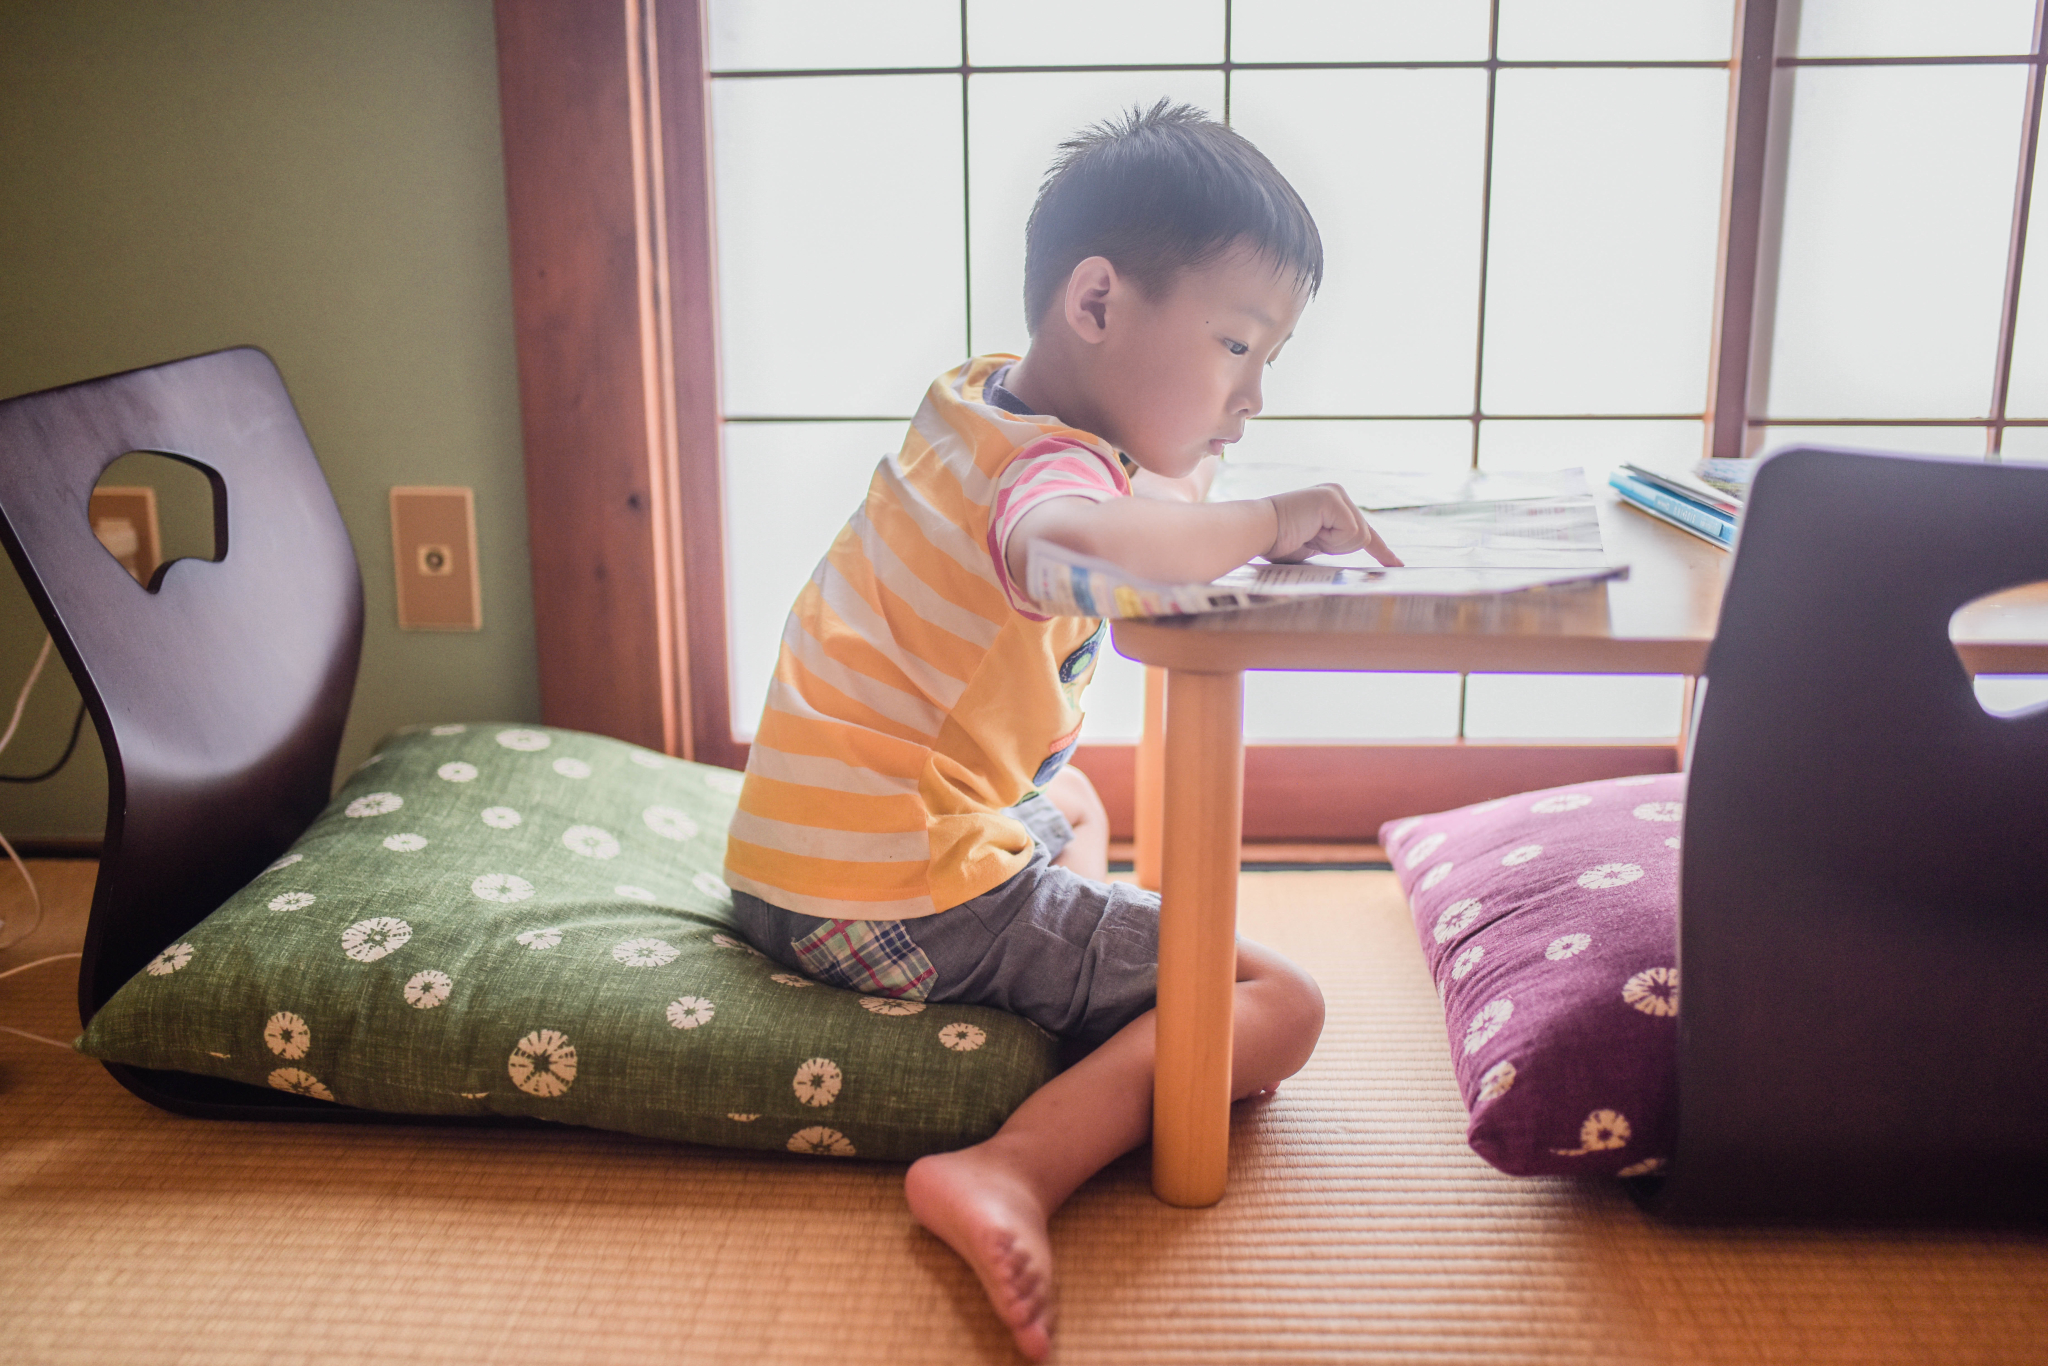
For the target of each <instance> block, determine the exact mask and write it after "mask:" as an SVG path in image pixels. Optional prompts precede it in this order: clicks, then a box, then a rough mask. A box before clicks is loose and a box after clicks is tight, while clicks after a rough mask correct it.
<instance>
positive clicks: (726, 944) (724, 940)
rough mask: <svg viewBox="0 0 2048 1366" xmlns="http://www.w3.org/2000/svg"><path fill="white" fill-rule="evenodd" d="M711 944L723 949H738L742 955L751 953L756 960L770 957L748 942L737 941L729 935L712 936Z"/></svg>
mask: <svg viewBox="0 0 2048 1366" xmlns="http://www.w3.org/2000/svg"><path fill="white" fill-rule="evenodd" d="M711 942H712V943H714V944H716V945H718V947H720V948H721V949H738V950H739V951H740V952H741V953H751V954H753V955H754V957H756V958H766V957H767V956H768V955H767V954H765V953H763V952H761V951H760V950H759V949H757V948H755V947H754V946H753V945H752V944H749V943H748V942H747V941H746V940H744V939H735V938H734V937H733V936H731V935H729V934H714V935H712V936H711Z"/></svg>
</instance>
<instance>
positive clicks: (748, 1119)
mask: <svg viewBox="0 0 2048 1366" xmlns="http://www.w3.org/2000/svg"><path fill="white" fill-rule="evenodd" d="M760 1117H761V1116H760V1115H759V1114H751V1115H750V1114H747V1113H745V1112H744V1111H739V1110H735V1111H733V1112H731V1113H730V1114H728V1115H726V1118H727V1119H729V1120H731V1121H732V1122H733V1123H735V1124H752V1123H753V1122H754V1121H755V1120H757V1119H759V1118H760Z"/></svg>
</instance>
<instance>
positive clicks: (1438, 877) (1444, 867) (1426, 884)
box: [1415, 863, 1458, 892]
mask: <svg viewBox="0 0 2048 1366" xmlns="http://www.w3.org/2000/svg"><path fill="white" fill-rule="evenodd" d="M1457 866H1458V865H1457V864H1455V863H1439V864H1438V865H1437V866H1436V867H1434V868H1432V869H1430V870H1429V871H1428V872H1426V873H1424V874H1423V875H1422V881H1421V882H1419V883H1417V884H1416V887H1415V890H1416V891H1418V892H1433V891H1435V890H1436V889H1437V886H1438V885H1439V884H1440V883H1442V882H1443V880H1444V879H1445V878H1447V877H1449V876H1450V875H1451V869H1453V868H1455V867H1457Z"/></svg>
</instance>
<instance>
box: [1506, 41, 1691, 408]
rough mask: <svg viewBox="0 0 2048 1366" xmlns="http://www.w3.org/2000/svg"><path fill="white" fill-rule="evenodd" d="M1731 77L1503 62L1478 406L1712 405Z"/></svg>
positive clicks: (1685, 406)
mask: <svg viewBox="0 0 2048 1366" xmlns="http://www.w3.org/2000/svg"><path fill="white" fill-rule="evenodd" d="M1727 97H1728V76H1727V73H1726V72H1725V71H1717V70H1711V69H1710V70H1691V69H1679V70H1661V71H1615V70H1595V71H1503V72H1501V73H1500V84H1499V95H1498V103H1497V106H1496V124H1497V127H1496V131H1495V134H1494V173H1493V174H1494V181H1493V186H1494V189H1493V193H1494V200H1493V229H1492V241H1491V247H1490V262H1489V266H1488V272H1489V273H1488V278H1487V307H1486V385H1485V407H1486V409H1487V411H1489V412H1500V413H1630V412H1635V413H1677V412H1687V411H1693V412H1698V411H1701V410H1702V409H1703V408H1704V407H1705V404H1706V382H1707V357H1708V350H1709V346H1710V343H1711V333H1712V312H1713V293H1714V256H1715V234H1716V232H1717V228H1718V223H1719V216H1720V197H1721V149H1722V142H1723V135H1724V125H1725V123H1726V119H1727Z"/></svg>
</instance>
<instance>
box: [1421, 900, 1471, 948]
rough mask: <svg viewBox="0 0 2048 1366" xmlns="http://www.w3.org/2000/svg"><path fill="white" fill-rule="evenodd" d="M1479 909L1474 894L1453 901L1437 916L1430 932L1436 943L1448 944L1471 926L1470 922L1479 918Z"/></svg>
mask: <svg viewBox="0 0 2048 1366" xmlns="http://www.w3.org/2000/svg"><path fill="white" fill-rule="evenodd" d="M1479 911H1480V902H1479V898H1478V897H1476V896H1468V897H1466V898H1464V899H1463V900H1461V901H1453V902H1452V903H1451V904H1450V905H1448V906H1446V907H1444V909H1443V912H1442V913H1441V914H1440V915H1438V916H1437V918H1436V928H1435V929H1433V930H1431V931H1430V933H1431V934H1433V935H1434V936H1436V942H1437V943H1439V944H1448V943H1449V942H1450V941H1451V940H1453V939H1455V938H1457V937H1458V936H1459V935H1461V934H1463V933H1464V932H1465V931H1466V930H1467V929H1468V928H1470V927H1471V924H1472V922H1473V921H1475V920H1477V919H1478V918H1479Z"/></svg>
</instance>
